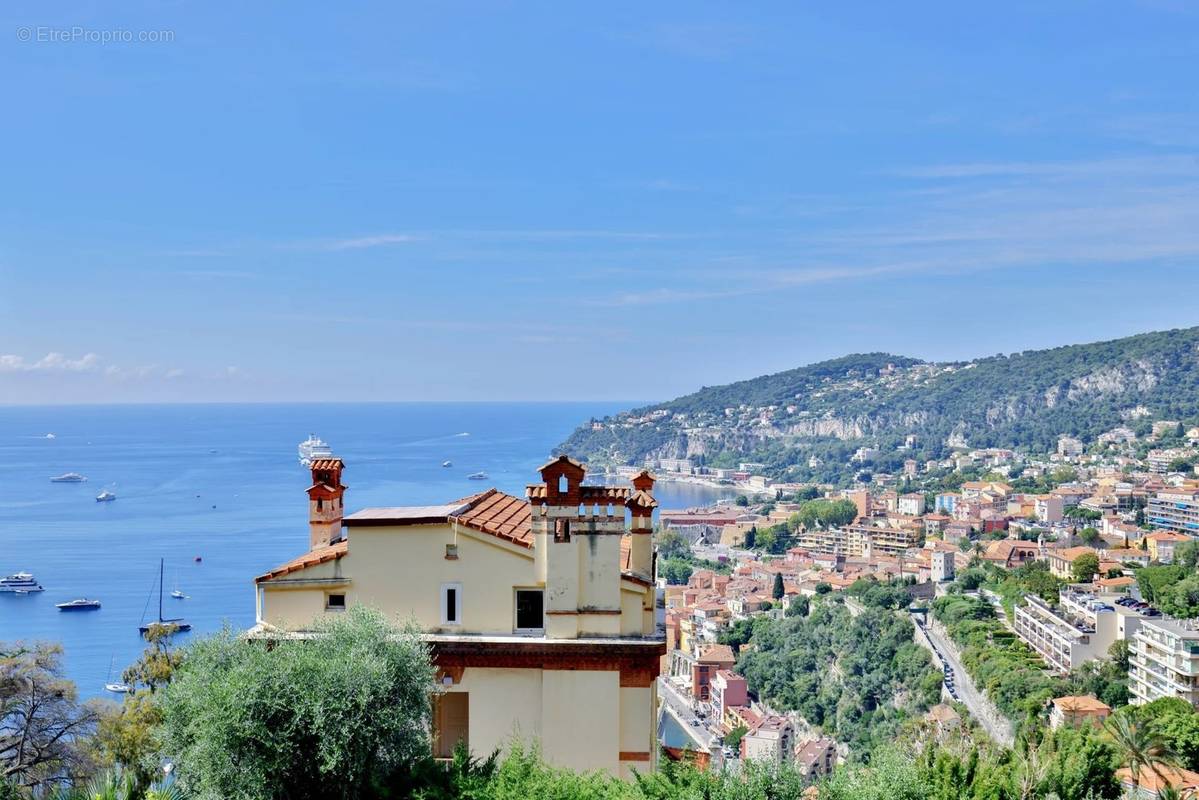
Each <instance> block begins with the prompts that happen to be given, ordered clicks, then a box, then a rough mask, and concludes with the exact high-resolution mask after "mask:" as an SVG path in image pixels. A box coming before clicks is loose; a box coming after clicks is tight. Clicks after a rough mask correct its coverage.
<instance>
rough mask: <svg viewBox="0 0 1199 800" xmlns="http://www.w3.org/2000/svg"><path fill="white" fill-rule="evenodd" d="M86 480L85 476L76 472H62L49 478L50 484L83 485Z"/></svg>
mask: <svg viewBox="0 0 1199 800" xmlns="http://www.w3.org/2000/svg"><path fill="white" fill-rule="evenodd" d="M86 480H87V476H86V475H80V474H79V473H78V472H64V473H63V474H61V475H55V476H54V477H53V478H51V479H50V483H83V482H84V481H86Z"/></svg>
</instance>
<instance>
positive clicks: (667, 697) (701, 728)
mask: <svg viewBox="0 0 1199 800" xmlns="http://www.w3.org/2000/svg"><path fill="white" fill-rule="evenodd" d="M658 696H659V697H661V698H662V705H663V706H665V708H664V709H663V713H667V710H669V713H672V714H673V715H674V717H675V719H677V720H678V722H679V724H680V725H682V727H683V729H684V730H686V731H687V733H688V735H690V736H691V738H692V739H695V740H696V741H697V742H698V743H699V744H700V748H699V749H703V750H711V749H712V745H714V744H716V737H715V736H713V735H712V732H711V731H710V730H708V726H707V724H706V723H705V721H704V720H702V719H700V718H699V717H697V716H696V715H695V712H694V711H692V710H691V703H690V701H688V700H687V698H686V697H685V696H683V695H682V694H681V693H680V692H679V691H678V690H677V689H676V688H675V687H674V685H673V684H672V683H671V682H670V681H668V680H666V679H665V678H659V679H658Z"/></svg>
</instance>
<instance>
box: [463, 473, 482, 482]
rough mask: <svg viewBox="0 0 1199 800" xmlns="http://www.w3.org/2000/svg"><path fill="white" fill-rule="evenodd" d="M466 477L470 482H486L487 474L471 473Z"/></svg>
mask: <svg viewBox="0 0 1199 800" xmlns="http://www.w3.org/2000/svg"><path fill="white" fill-rule="evenodd" d="M466 477H467V478H469V479H470V480H472V481H485V480H487V473H486V472H472V473H471V474H469V475H467V476H466Z"/></svg>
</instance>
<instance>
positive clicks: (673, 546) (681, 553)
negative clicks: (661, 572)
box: [654, 529, 691, 560]
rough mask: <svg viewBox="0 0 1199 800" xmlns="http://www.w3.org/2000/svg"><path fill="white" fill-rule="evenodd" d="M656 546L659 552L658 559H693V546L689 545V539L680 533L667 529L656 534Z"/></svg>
mask: <svg viewBox="0 0 1199 800" xmlns="http://www.w3.org/2000/svg"><path fill="white" fill-rule="evenodd" d="M654 546H655V547H656V549H657V551H658V558H662V559H668V558H677V559H684V560H685V559H688V558H690V557H691V545H690V544H688V543H687V537H686V536H684V535H683V534H681V533H679V532H678V531H673V530H669V529H667V530H664V531H659V532H658V533H656V534H654Z"/></svg>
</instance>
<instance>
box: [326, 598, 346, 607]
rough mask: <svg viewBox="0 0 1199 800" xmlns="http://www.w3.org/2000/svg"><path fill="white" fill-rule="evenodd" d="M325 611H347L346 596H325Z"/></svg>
mask: <svg viewBox="0 0 1199 800" xmlns="http://www.w3.org/2000/svg"><path fill="white" fill-rule="evenodd" d="M325 609H326V610H327V611H345V610H346V596H345V595H344V594H327V595H325Z"/></svg>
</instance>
